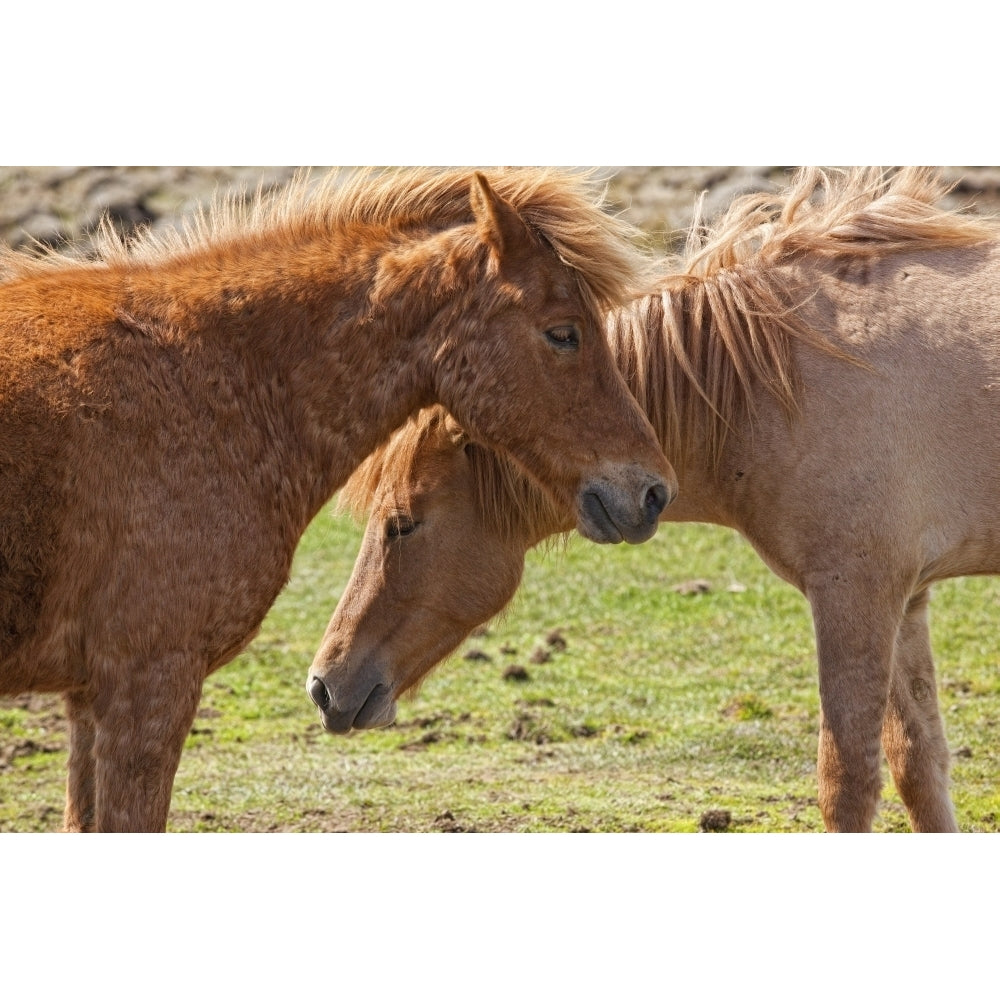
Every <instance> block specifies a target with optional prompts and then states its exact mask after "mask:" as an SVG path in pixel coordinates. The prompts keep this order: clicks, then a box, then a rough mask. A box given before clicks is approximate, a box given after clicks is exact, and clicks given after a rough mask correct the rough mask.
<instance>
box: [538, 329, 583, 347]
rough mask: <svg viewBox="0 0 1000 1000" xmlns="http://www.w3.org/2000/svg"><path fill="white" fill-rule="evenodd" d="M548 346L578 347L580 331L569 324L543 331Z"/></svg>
mask: <svg viewBox="0 0 1000 1000" xmlns="http://www.w3.org/2000/svg"><path fill="white" fill-rule="evenodd" d="M545 336H546V338H547V339H548V341H549V343H550V344H555V346H556V347H562V348H574V347H579V345H580V331H579V330H578V329H577V328H576V327H575V326H574V325H573V324H571V323H567V324H566V326H554V327H552V328H551V329H549V330H546V331H545Z"/></svg>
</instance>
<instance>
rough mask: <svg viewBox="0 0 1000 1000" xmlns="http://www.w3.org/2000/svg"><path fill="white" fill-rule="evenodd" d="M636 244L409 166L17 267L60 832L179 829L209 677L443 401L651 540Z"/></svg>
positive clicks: (23, 641)
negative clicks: (342, 490) (366, 478)
mask: <svg viewBox="0 0 1000 1000" xmlns="http://www.w3.org/2000/svg"><path fill="white" fill-rule="evenodd" d="M632 238H633V233H632V231H631V230H630V229H629V228H628V227H627V226H626V225H625V224H624V223H622V222H621V221H619V220H615V219H614V218H612V217H611V216H610V215H609V214H607V213H606V212H604V211H603V210H602V203H601V198H600V196H599V193H598V192H596V191H595V190H594V187H593V184H592V180H591V179H590V178H587V177H584V176H582V175H573V174H564V173H559V172H554V171H549V170H531V169H521V170H511V171H499V172H494V173H492V174H491V175H490V176H489V177H487V176H485V175H483V174H474V173H473V172H471V171H466V170H450V171H429V170H409V171H401V172H393V171H389V172H384V173H382V174H380V175H378V174H375V173H373V172H360V173H358V174H355V175H351V176H343V175H337V174H335V175H332V176H331V177H330V178H329V179H327V180H326V181H325V182H324V183H321V184H318V185H312V186H310V185H309V184H308V183H307V182H306V181H305V180H301V181H300V182H299V183H298V184H296V185H293V187H292V188H291V189H290V191H289V192H286V193H285V194H284V195H281V196H279V197H278V198H277V199H276V200H267V199H264V198H262V197H258V198H257V199H251V200H249V202H247V201H239V200H237V201H233V202H231V203H229V204H228V205H225V204H223V205H220V206H218V207H217V208H216V209H215V210H214V211H213V213H212V214H210V215H209V216H204V215H203V216H201V217H200V218H198V219H196V220H195V221H194V222H193V223H192V224H191V225H189V226H187V227H185V228H184V229H183V230H182V231H180V232H175V233H173V234H167V235H165V236H160V235H155V234H146V235H145V236H143V237H141V238H139V239H138V240H137V241H136V242H135V243H133V244H129V245H126V244H124V243H123V242H122V241H121V240H119V239H117V238H116V237H114V235H113V233H112V232H110V230H109V231H108V232H106V233H105V237H104V240H103V244H102V245H101V248H100V256H99V258H98V259H96V260H93V261H89V262H85V261H79V260H70V259H68V258H66V257H63V256H59V255H55V254H49V255H45V256H42V257H41V258H38V257H31V256H27V255H23V254H17V253H14V252H12V251H9V250H8V251H6V252H4V253H3V255H2V256H0V277H2V279H3V280H2V281H0V352H2V354H0V356H2V365H0V693H5V694H12V693H18V692H22V691H27V690H35V691H56V692H65V694H66V704H67V708H68V716H69V721H70V726H71V737H70V739H71V750H70V760H69V780H68V785H67V801H66V815H65V822H66V827H67V828H68V829H71V830H91V829H97V830H162V829H164V827H165V823H166V819H167V814H168V810H169V804H170V795H171V787H172V784H173V779H174V774H175V772H176V769H177V765H178V761H179V758H180V754H181V749H182V747H183V744H184V740H185V737H186V735H187V733H188V730H189V728H190V725H191V721H192V718H193V716H194V713H195V709H196V706H197V704H198V700H199V697H200V694H201V689H202V683H203V681H204V678H205V676H206V675H207V674H208V673H209V672H211V671H213V670H215V669H216V668H218V667H220V666H222V665H223V664H224V663H226V662H227V661H228V660H230V659H231V658H232V657H233V656H235V655H236V653H238V652H239V651H240V650H241V649H242V648H243V647H244V646H246V644H247V643H248V642H249V641H250V640H251V639H252V637H253V636H254V634H255V633H256V632H257V629H258V627H259V626H260V623H261V621H262V620H263V618H264V615H265V613H266V612H267V610H268V608H269V607H270V606H271V604H272V602H273V601H274V598H275V597H276V595H277V594H278V592H279V591H280V589H281V588H282V586H283V585H284V584H285V582H286V580H287V578H288V571H289V566H290V564H291V560H292V554H293V552H294V550H295V547H296V545H297V543H298V540H299V538H300V536H301V535H302V532H303V530H304V529H305V527H306V525H307V524H308V523H309V521H310V520H311V519H312V517H313V516H314V515H315V513H316V512H317V510H318V509H319V508H320V507H321V505H322V504H324V503H325V502H326V501H327V500H328V499H329V497H330V496H331V495H332V494H333V492H334V491H335V490H336V489H337V488H338V487H339V486H340V485H341V484H342V483H343V482H344V480H345V479H346V478H347V476H348V475H349V474H350V473H351V471H352V470H353V469H354V468H355V467H356V466H357V465H358V463H359V462H361V461H362V460H363V459H364V458H365V456H366V455H367V454H368V453H369V452H370V451H371V450H372V449H373V448H375V447H377V446H378V445H380V444H381V443H382V442H383V441H384V440H385V439H386V438H387V437H388V435H389V434H390V433H391V432H392V430H393V429H394V428H396V427H398V426H399V425H400V424H401V423H403V422H404V421H405V420H406V418H407V417H408V416H409V415H411V414H413V413H415V412H417V411H418V410H419V409H420V408H421V407H424V406H426V405H428V404H430V403H433V402H435V401H436V402H440V403H443V404H444V405H446V406H447V407H448V409H449V410H450V411H452V412H454V413H455V414H457V415H459V416H460V417H461V419H462V420H463V423H464V424H466V425H467V426H468V427H470V428H473V429H474V430H473V431H472V433H473V434H475V435H476V436H477V438H478V439H480V440H482V441H484V442H490V443H491V444H493V445H495V446H496V447H498V448H499V449H502V450H504V451H505V452H506V453H509V454H510V455H511V456H513V458H514V459H515V460H516V461H517V462H518V463H519V464H520V466H521V467H523V468H524V469H526V470H527V471H528V472H529V473H531V474H532V475H534V476H535V477H537V478H538V479H539V480H540V481H542V482H543V483H544V484H545V485H546V487H547V489H549V490H550V491H551V494H552V496H553V498H554V499H556V498H558V502H559V503H560V506H566V507H570V508H575V509H576V510H577V512H578V514H577V516H578V523H579V526H580V530H581V531H582V532H583V533H584V534H585V535H587V536H589V537H591V538H593V539H595V540H598V541H608V540H614V541H617V540H620V539H621V538H622V537H625V538H627V539H628V540H630V541H641V540H643V539H645V538H648V537H649V536H650V535H651V534H652V533H653V532H654V531H655V530H656V522H657V516H658V515H659V513H660V510H661V509H662V506H663V504H664V503H665V502H667V500H668V499H670V496H671V494H672V493H673V490H674V485H675V480H674V477H673V472H672V470H671V469H670V468H669V466H668V465H667V463H666V461H665V460H664V458H663V455H662V453H661V451H660V449H659V447H658V445H657V442H656V439H655V437H654V434H653V431H652V429H651V427H650V425H649V423H648V421H647V420H646V418H645V416H644V415H643V414H642V413H641V411H640V410H639V408H638V407H637V406H636V404H635V401H634V400H633V399H632V397H631V396H630V395H629V394H628V391H627V389H626V387H625V384H624V382H623V380H622V378H621V376H620V374H619V373H618V371H617V369H616V368H615V366H614V364H613V361H612V358H611V355H610V353H609V350H608V345H607V342H606V340H605V337H604V333H603V329H602V327H603V319H602V317H603V315H604V312H605V310H606V308H607V306H608V305H609V304H611V303H613V302H615V301H621V300H623V299H624V298H626V297H627V296H628V295H629V294H631V292H630V289H631V288H632V287H633V286H634V283H635V282H636V281H639V280H641V278H642V274H643V270H644V268H645V266H646V262H645V259H644V258H643V256H642V255H641V254H640V253H639V252H638V251H637V250H636V249H635V248H634V244H633V242H632ZM581 415H582V419H581ZM313 696H314V697H317V698H318V697H320V692H319V691H318V690H317V689H315V688H314V690H313Z"/></svg>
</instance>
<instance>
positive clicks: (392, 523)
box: [385, 514, 417, 538]
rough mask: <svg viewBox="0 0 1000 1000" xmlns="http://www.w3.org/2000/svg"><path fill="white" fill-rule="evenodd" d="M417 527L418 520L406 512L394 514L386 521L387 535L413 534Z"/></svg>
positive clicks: (401, 536) (391, 536) (396, 536)
mask: <svg viewBox="0 0 1000 1000" xmlns="http://www.w3.org/2000/svg"><path fill="white" fill-rule="evenodd" d="M416 527H417V522H416V521H414V520H413V518H412V517H407V516H406V515H405V514H394V515H393V516H392V517H390V518H389V520H388V521H386V523H385V537H386V538H404V537H405V536H406V535H412V534H413V532H414V531H415V530H416Z"/></svg>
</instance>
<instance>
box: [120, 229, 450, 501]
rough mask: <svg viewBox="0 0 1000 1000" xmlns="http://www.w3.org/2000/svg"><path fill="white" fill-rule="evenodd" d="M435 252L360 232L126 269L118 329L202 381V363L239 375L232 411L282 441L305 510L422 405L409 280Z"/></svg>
mask: <svg viewBox="0 0 1000 1000" xmlns="http://www.w3.org/2000/svg"><path fill="white" fill-rule="evenodd" d="M452 232H454V231H452ZM447 254H448V242H447V238H446V235H445V234H441V235H440V236H438V237H432V238H425V237H424V236H422V235H420V234H416V235H413V236H409V237H407V236H405V235H401V234H399V233H395V234H392V233H390V232H389V231H388V230H385V229H383V230H379V229H377V228H373V227H367V228H364V229H362V228H361V227H356V228H355V229H344V230H340V231H336V232H317V233H313V234H311V235H310V236H308V237H307V238H303V239H299V240H297V241H296V242H295V243H290V242H289V241H288V240H285V241H281V240H280V239H276V240H275V241H273V242H272V241H268V240H267V239H265V238H263V237H256V238H252V239H251V238H248V239H246V240H245V241H242V242H240V241H230V242H228V243H226V244H223V245H221V246H219V247H216V248H212V247H209V248H206V249H204V250H202V251H200V252H198V253H192V254H191V255H189V256H187V257H179V258H177V259H175V260H172V261H167V262H165V263H163V264H161V265H159V266H155V265H148V266H143V267H138V268H136V269H135V271H134V272H133V273H131V274H130V275H129V277H128V279H127V283H128V288H129V293H128V295H127V297H126V299H125V303H124V306H123V308H122V309H121V310H120V314H119V319H121V320H122V322H123V323H124V324H125V325H126V326H131V327H133V328H137V329H139V330H141V332H143V333H145V334H150V333H151V334H152V335H153V336H154V337H156V338H158V339H160V340H162V341H170V340H177V341H183V343H184V346H185V349H186V350H187V351H188V352H189V353H192V352H200V353H201V354H202V359H201V360H203V361H204V363H205V365H206V370H207V372H211V365H212V363H213V361H214V362H216V363H218V364H221V365H222V366H223V368H224V369H225V371H226V373H227V377H233V375H234V373H240V375H239V376H236V377H239V378H241V380H242V382H243V384H242V385H241V386H240V387H239V388H240V391H241V392H242V393H244V394H245V397H244V398H245V409H246V411H247V412H254V413H256V414H258V416H259V419H261V420H265V421H266V422H268V424H269V433H272V434H274V435H276V436H277V437H281V436H282V435H284V436H287V437H289V438H294V440H295V449H296V451H297V452H298V453H299V455H300V457H301V458H303V459H304V460H305V463H306V466H307V467H306V468H305V469H304V470H303V471H304V472H305V473H306V474H308V475H309V476H310V477H311V481H312V483H313V485H314V488H313V489H312V491H311V494H310V496H311V499H310V504H311V505H313V506H316V505H321V504H322V503H323V502H325V501H326V500H327V499H329V497H330V496H331V495H332V493H333V492H334V491H335V490H336V489H337V488H339V486H341V485H342V484H343V482H344V481H345V480H346V478H347V477H348V476H349V475H350V473H351V472H352V471H353V470H354V468H356V466H357V465H358V464H359V463H360V462H361V461H362V460H363V459H364V457H365V456H366V455H368V454H369V453H370V452H371V451H372V450H373V449H374V448H375V447H377V446H378V445H379V444H380V443H382V442H383V441H384V440H385V439H386V438H387V437H388V436H389V435H390V434H391V432H392V431H393V430H394V429H395V428H396V427H398V426H399V425H400V424H402V423H403V422H404V421H405V420H406V418H407V417H408V416H409V415H410V414H412V413H414V412H416V411H417V410H418V409H420V408H421V407H422V406H425V405H428V404H429V403H430V402H432V401H433V400H432V393H433V383H432V380H431V376H430V361H431V359H432V356H433V349H434V343H433V339H434V338H433V326H434V324H433V312H434V309H435V307H436V306H437V305H439V304H438V303H435V302H434V301H433V298H432V296H433V292H428V290H427V288H422V289H421V288H415V287H414V286H415V285H416V284H417V283H418V281H419V280H420V279H421V278H423V279H424V282H425V283H426V284H427V285H433V284H434V283H433V282H426V275H427V274H435V273H440V270H441V269H443V268H444V260H445V258H446V256H447ZM435 269H438V270H437V271H436V270H435ZM418 293H422V294H418ZM199 363H200V362H199ZM208 377H210V375H209V376H208ZM310 459H311V461H310Z"/></svg>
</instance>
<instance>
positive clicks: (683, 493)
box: [311, 169, 1000, 830]
mask: <svg viewBox="0 0 1000 1000" xmlns="http://www.w3.org/2000/svg"><path fill="white" fill-rule="evenodd" d="M944 193H945V191H944V189H943V187H942V185H941V183H940V181H939V180H938V178H937V176H936V175H935V174H934V173H933V172H931V171H928V170H924V169H906V170H903V171H901V172H899V173H897V174H895V176H892V177H891V178H890V177H886V176H883V175H882V174H881V173H878V172H876V171H872V170H856V171H852V172H851V173H849V174H829V173H824V172H821V171H817V170H804V171H800V172H799V174H798V175H797V176H796V178H795V180H794V181H793V182H792V184H791V186H790V188H789V189H788V190H787V191H786V192H784V193H783V194H782V195H777V196H767V195H752V196H747V197H746V198H743V199H740V200H739V201H737V202H735V203H734V204H733V205H732V206H731V208H730V210H729V212H728V213H727V214H726V216H725V217H724V218H723V219H722V220H721V221H720V222H719V223H718V224H717V227H716V228H715V230H714V231H710V232H708V233H707V234H706V232H705V230H704V229H702V228H700V227H699V226H698V225H697V223H696V226H695V227H694V229H693V230H692V237H691V238H690V240H689V246H688V250H687V252H686V254H685V255H684V259H682V260H681V261H680V264H679V267H677V268H676V270H677V273H669V274H667V275H666V276H665V277H663V279H662V281H661V286H660V289H659V290H658V291H657V292H656V293H655V294H652V295H649V296H647V297H645V298H641V299H639V300H637V301H635V302H634V303H632V304H630V305H629V306H627V307H625V308H622V309H619V310H617V311H614V312H613V313H612V314H611V315H610V318H609V321H608V330H609V334H610V337H611V340H612V349H613V351H614V353H615V356H616V358H617V363H618V365H619V367H620V369H621V371H622V372H623V374H624V375H625V377H626V380H627V381H628V383H629V386H630V388H631V390H632V392H633V394H634V395H635V397H636V399H637V400H638V401H639V402H640V404H641V405H642V406H643V408H644V409H645V411H646V413H647V414H648V415H649V417H650V419H651V421H652V423H653V425H654V427H655V428H656V430H657V433H658V436H659V438H660V441H661V442H662V444H663V446H664V450H665V452H666V454H667V457H668V458H669V459H670V461H671V462H672V464H673V465H674V467H675V468H676V469H677V472H678V477H679V482H680V492H679V495H678V499H677V500H676V501H675V502H674V504H673V505H672V506H671V507H670V508H669V509H668V510H667V511H666V512H665V513H664V515H663V517H664V519H666V520H671V521H703V522H709V523H713V524H718V525H724V526H726V527H729V528H734V529H736V530H737V531H739V532H740V533H741V534H742V535H743V536H744V537H745V538H746V539H748V541H749V542H750V544H751V545H752V546H753V547H754V548H755V549H756V551H757V552H758V554H759V555H760V556H761V557H762V558H763V560H764V561H765V563H766V564H767V565H768V566H769V567H770V568H771V569H772V570H773V571H774V572H775V573H777V574H778V575H779V576H780V577H782V578H783V579H784V580H787V581H788V582H790V583H792V584H793V585H794V586H796V587H797V588H798V589H799V590H801V591H802V593H803V594H805V596H806V597H807V599H808V601H809V604H810V606H811V610H812V614H813V619H814V623H815V631H816V641H817V651H818V658H819V684H820V697H821V704H822V719H821V730H820V737H819V768H818V775H819V802H820V807H821V812H822V816H823V820H824V823H825V825H826V827H827V828H828V829H830V830H869V829H870V828H871V823H872V820H873V817H874V814H875V811H876V808H877V803H878V798H879V793H880V752H879V744H880V742H881V746H882V749H883V750H884V752H885V755H886V757H887V758H888V762H889V766H890V770H891V773H892V777H893V780H894V782H895V784H896V787H897V788H898V789H899V793H900V795H901V797H902V799H903V802H904V803H905V805H906V808H907V810H908V812H909V816H910V822H911V825H912V827H913V829H914V830H955V829H956V824H955V817H954V812H953V809H952V804H951V800H950V796H949V791H948V766H949V757H948V749H947V744H946V742H945V737H944V732H943V727H942V720H941V717H940V712H939V710H938V705H937V697H936V690H935V677H934V665H933V660H932V656H931V647H930V641H929V635H928V622H927V603H928V593H929V589H930V587H931V584H933V583H934V582H935V581H936V580H941V579H943V578H945V577H952V576H958V575H964V574H973V573H995V572H997V571H1000V509H998V506H997V497H998V496H1000V402H998V400H1000V321H998V318H1000V227H998V226H997V225H996V223H994V222H992V221H989V222H988V221H985V220H977V219H974V218H972V217H969V216H965V215H960V214H958V213H950V212H946V211H943V210H941V209H939V208H937V207H935V206H936V205H937V204H938V202H939V200H940V198H941V196H942V195H943V194H944ZM342 500H346V501H348V502H350V503H352V504H354V505H355V507H356V508H357V509H359V510H363V509H370V510H371V518H370V521H369V524H368V527H367V530H366V532H365V536H364V540H363V543H362V547H361V551H360V554H359V557H358V560H357V563H356V565H355V568H354V573H353V575H352V577H351V580H350V582H349V584H348V587H347V590H346V591H345V593H344V594H343V596H342V598H341V601H340V604H339V606H338V608H337V610H336V613H335V614H334V616H333V619H332V621H331V622H330V625H329V628H328V630H327V633H326V635H325V637H324V640H323V644H322V648H321V649H320V651H319V653H318V654H317V656H316V658H315V661H314V663H313V665H312V668H311V676H312V677H321V678H323V680H324V681H325V683H326V685H327V687H328V688H329V689H330V691H331V693H332V695H333V697H334V699H340V698H342V697H345V696H344V695H343V694H342V692H346V700H347V701H348V702H349V703H353V702H356V701H357V700H358V698H359V697H360V695H357V694H355V692H356V690H358V689H360V690H361V691H365V690H369V689H371V688H372V687H373V686H374V685H376V684H379V685H382V686H383V687H384V688H385V689H387V690H389V691H391V692H392V694H393V695H394V696H398V695H399V694H400V693H401V692H403V691H405V690H406V689H407V688H409V687H411V686H412V685H414V684H415V683H416V682H417V681H418V680H419V679H420V677H421V676H423V675H424V674H425V673H426V672H427V671H428V670H430V669H431V667H432V666H433V665H434V664H435V663H436V662H438V661H439V660H440V659H442V658H443V657H444V656H445V655H447V654H448V653H449V652H450V651H451V650H453V649H454V648H455V647H456V646H457V645H458V643H459V642H460V641H461V640H462V639H463V638H465V636H467V635H468V633H469V632H470V631H471V630H472V628H473V627H474V626H476V625H478V624H480V623H481V622H483V621H485V620H487V619H488V618H490V617H491V616H493V615H494V614H496V613H497V612H498V611H500V610H501V608H502V607H503V606H504V605H505V604H506V603H507V602H508V601H509V600H510V598H511V597H512V595H513V594H514V591H515V589H516V587H517V585H518V583H519V580H520V577H521V574H522V570H523V561H524V554H525V551H526V550H527V549H529V548H531V547H532V546H534V545H536V544H537V543H539V542H540V541H541V540H542V539H544V538H546V537H547V536H550V535H551V534H553V533H555V532H561V531H565V530H566V529H567V528H569V527H570V526H571V523H572V519H571V516H570V514H569V512H568V510H567V509H566V508H565V506H561V505H559V504H554V503H552V502H551V500H550V498H548V497H546V496H544V495H543V494H541V493H540V492H539V491H538V490H537V489H536V488H535V487H534V485H532V484H531V483H529V482H528V481H527V480H525V479H524V478H523V477H522V476H521V474H520V473H519V472H518V471H517V470H516V469H515V468H514V467H513V466H512V465H511V464H510V463H509V462H508V461H506V460H505V459H503V458H501V457H499V456H496V455H494V454H493V453H491V452H489V451H487V450H485V449H483V448H482V447H480V446H479V445H478V444H476V443H473V442H472V441H471V439H470V438H469V436H468V435H467V434H466V433H465V431H464V429H463V428H462V427H461V426H460V425H459V424H458V423H456V422H455V421H454V420H453V419H452V418H451V417H448V416H446V415H445V414H443V413H442V412H440V411H434V410H431V411H427V412H425V413H423V414H421V415H420V416H419V418H417V419H416V420H415V421H414V422H412V423H411V424H409V425H408V426H407V427H406V428H405V429H404V430H401V431H400V432H399V433H398V434H397V435H396V436H395V437H394V438H393V439H392V440H391V442H390V443H389V445H388V446H387V447H385V448H383V449H381V450H380V452H378V453H377V454H376V455H374V456H372V458H370V459H369V461H368V462H366V463H365V465H363V466H362V467H361V469H359V471H358V473H357V474H356V475H355V477H354V478H353V479H352V480H351V481H350V482H349V484H348V487H347V489H346V490H345V491H344V494H343V495H342ZM371 721H372V720H371V719H370V718H366V717H365V716H364V715H363V714H362V715H361V716H359V718H357V719H356V720H355V723H354V724H355V725H356V726H358V727H364V726H366V725H370V724H371Z"/></svg>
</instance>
